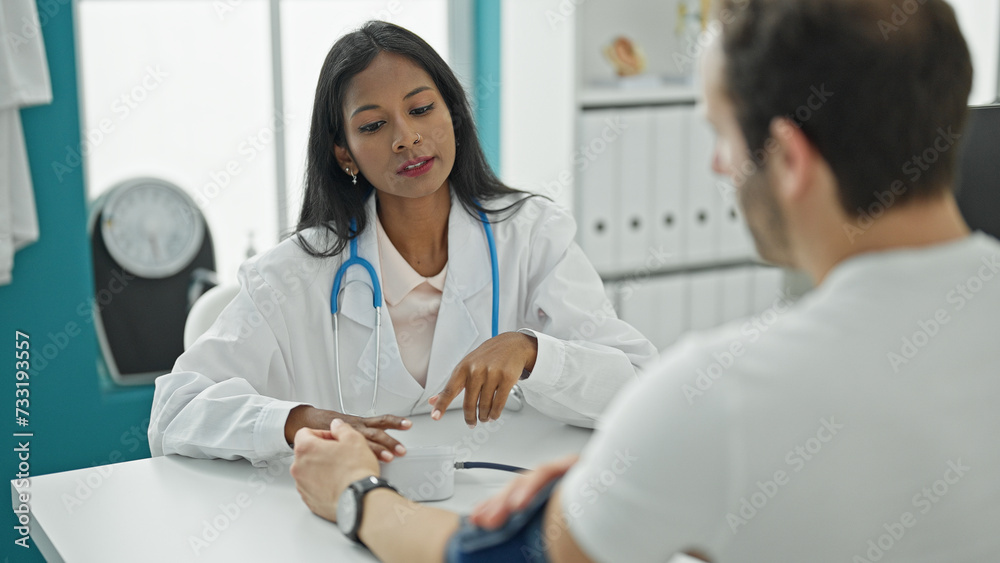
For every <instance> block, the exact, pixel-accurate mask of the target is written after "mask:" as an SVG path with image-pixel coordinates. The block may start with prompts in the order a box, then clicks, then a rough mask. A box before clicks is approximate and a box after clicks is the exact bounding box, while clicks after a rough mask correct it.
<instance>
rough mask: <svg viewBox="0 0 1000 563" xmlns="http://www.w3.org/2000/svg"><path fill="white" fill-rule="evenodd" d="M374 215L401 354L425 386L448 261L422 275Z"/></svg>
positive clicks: (385, 295)
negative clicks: (394, 244)
mask: <svg viewBox="0 0 1000 563" xmlns="http://www.w3.org/2000/svg"><path fill="white" fill-rule="evenodd" d="M375 217H376V219H375V229H376V232H377V233H378V255H379V268H380V269H381V274H382V298H383V299H385V304H386V308H387V309H388V310H389V318H391V319H392V326H393V328H394V329H395V331H396V341H397V342H398V343H399V356H400V359H401V360H402V361H403V367H405V368H406V371H408V372H410V375H412V376H413V379H415V380H417V383H419V384H420V385H421V386H426V385H427V364H428V363H429V362H430V358H431V342H432V341H433V339H434V327H435V325H436V324H437V316H438V310H439V309H440V308H441V293H442V291H443V290H444V279H445V275H446V274H447V272H448V265H447V264H445V266H444V268H442V269H441V271H440V272H439V273H438V274H437V275H435V276H432V277H429V278H426V277H424V276H422V275H420V274H419V273H417V271H416V270H414V269H413V267H412V266H410V264H409V262H407V261H406V259H405V258H403V256H402V255H401V254H400V253H399V251H398V250H396V247H395V246H393V245H392V241H390V240H389V237H388V236H387V235H386V234H385V230H384V229H383V228H382V222H381V221H380V220H379V219H378V215H376V216H375Z"/></svg>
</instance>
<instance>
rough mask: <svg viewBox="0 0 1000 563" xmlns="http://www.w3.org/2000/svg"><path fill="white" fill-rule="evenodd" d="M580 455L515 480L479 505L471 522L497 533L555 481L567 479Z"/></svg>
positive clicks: (471, 516)
mask: <svg viewBox="0 0 1000 563" xmlns="http://www.w3.org/2000/svg"><path fill="white" fill-rule="evenodd" d="M578 459H580V456H578V455H575V454H574V455H570V456H567V457H564V458H562V459H558V460H556V461H553V462H550V463H546V464H545V465H542V466H539V467H538V469H536V470H534V471H532V472H530V473H526V474H524V475H522V476H520V477H518V478H517V479H514V480H513V481H511V482H510V483H508V484H507V486H506V487H505V488H504V490H502V491H500V492H499V493H497V494H496V495H494V496H493V497H490V498H489V499H487V500H484V501H483V502H481V503H479V505H477V506H476V508H474V509H473V510H472V514H470V515H469V521H470V522H472V523H473V524H475V525H476V526H479V527H480V528H487V529H491V530H493V529H496V528H499V527H500V526H502V525H503V523H504V522H506V521H507V517H509V516H510V515H511V513H513V512H517V511H518V510H524V509H525V508H526V507H527V506H528V504H529V503H531V499H533V498H535V495H537V494H538V491H540V490H542V489H543V488H545V485H548V484H549V482H551V481H552V480H553V479H556V478H559V477H561V476H563V475H564V474H565V473H566V472H567V471H569V469H570V468H571V467H573V465H574V464H575V463H576V461H577V460H578Z"/></svg>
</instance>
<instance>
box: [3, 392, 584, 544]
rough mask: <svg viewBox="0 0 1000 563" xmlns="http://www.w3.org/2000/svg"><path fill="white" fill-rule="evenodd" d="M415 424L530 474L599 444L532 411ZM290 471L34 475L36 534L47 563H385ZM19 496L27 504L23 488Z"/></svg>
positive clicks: (180, 465)
mask: <svg viewBox="0 0 1000 563" xmlns="http://www.w3.org/2000/svg"><path fill="white" fill-rule="evenodd" d="M411 419H412V420H413V428H411V429H410V430H408V431H406V432H394V433H393V434H395V435H396V436H397V438H399V439H400V441H402V442H403V443H404V444H405V445H406V446H408V447H414V446H430V445H454V446H456V448H457V449H458V451H459V460H460V461H493V462H499V463H507V464H511V465H518V466H521V467H528V468H532V467H535V466H537V465H538V464H539V463H541V462H544V461H548V460H551V459H554V458H556V457H560V456H563V455H565V454H568V453H572V452H578V451H580V450H581V449H582V447H583V445H584V444H585V443H586V441H587V439H588V438H589V437H590V431H589V430H585V429H581V428H574V427H571V426H567V425H564V424H562V423H559V422H556V421H554V420H551V419H549V418H547V417H545V416H543V415H542V414H540V413H538V411H535V410H534V409H532V408H531V407H530V406H526V407H525V408H524V410H523V411H521V412H516V413H515V412H507V413H504V415H503V416H502V417H501V419H500V421H498V422H496V423H492V424H491V425H486V426H484V425H480V426H479V427H477V430H470V429H469V428H468V427H466V425H465V421H464V420H463V418H462V413H461V411H460V410H453V411H449V412H447V413H446V414H445V416H444V417H443V418H442V420H440V421H437V422H435V421H433V420H431V419H430V418H429V417H427V416H416V417H412V418H411ZM486 428H492V431H489V430H486ZM463 448H465V449H467V450H466V451H465V453H466V456H463V455H462V453H463ZM469 450H471V451H472V453H471V454H470V453H469ZM290 465H291V458H287V460H285V461H283V462H278V463H274V464H271V466H269V467H267V468H256V467H253V466H252V465H250V463H249V462H246V461H223V460H199V459H189V458H184V457H179V456H166V457H157V458H152V459H143V460H138V461H130V462H125V463H117V464H113V465H106V466H101V467H92V468H87V469H79V470H76V471H66V472H63V473H54V474H51V475H42V476H37V477H32V478H31V479H30V480H29V481H30V482H29V487H28V489H27V492H28V493H29V494H30V495H31V498H30V501H29V507H30V514H31V537H32V540H33V541H34V543H35V544H36V545H37V546H38V548H39V550H40V551H41V552H42V555H44V556H45V558H46V559H47V560H48V561H67V562H71V563H76V562H85V561H100V562H102V563H103V562H108V563H111V562H117V561H121V562H127V563H134V562H136V561H164V562H170V563H177V562H182V561H233V562H239V563H253V562H256V561H287V562H296V563H297V562H303V561H338V562H339V561H374V558H372V556H371V555H370V554H369V553H368V551H366V550H364V549H361V548H359V547H356V546H354V545H353V544H352V543H351V542H349V541H348V540H346V539H345V538H344V537H343V536H342V535H341V533H340V531H339V530H337V528H336V526H335V525H334V524H331V523H330V522H327V521H326V520H323V519H321V518H319V517H318V516H316V515H314V514H312V513H311V512H310V511H309V509H308V508H307V507H306V506H305V504H304V503H303V502H302V500H301V499H300V498H299V494H298V492H296V490H295V482H294V481H293V480H292V478H291V476H290V475H289V473H288V467H289V466H290ZM512 476H513V475H512V474H510V473H504V472H499V471H490V470H482V469H470V470H461V471H458V472H457V473H456V475H455V495H454V496H453V497H452V498H450V499H448V500H446V501H442V502H436V503H433V505H434V506H439V507H442V508H447V509H451V510H455V511H458V512H467V511H468V510H469V509H470V508H472V506H474V505H475V504H476V503H477V502H479V501H480V500H483V499H485V498H487V497H488V496H490V495H491V494H493V493H495V492H496V491H498V490H499V489H500V488H501V487H503V485H504V484H505V483H507V482H508V481H509V480H510V479H511V478H512ZM11 489H12V493H13V500H14V506H17V504H19V503H18V502H17V493H18V492H19V491H18V490H17V489H16V488H15V487H14V486H13V482H12V484H11ZM240 504H242V505H243V506H242V507H241V506H240ZM237 510H238V512H237Z"/></svg>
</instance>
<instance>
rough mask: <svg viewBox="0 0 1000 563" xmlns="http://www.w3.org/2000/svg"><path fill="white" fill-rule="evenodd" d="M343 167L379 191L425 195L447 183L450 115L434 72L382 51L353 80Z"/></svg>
mask: <svg viewBox="0 0 1000 563" xmlns="http://www.w3.org/2000/svg"><path fill="white" fill-rule="evenodd" d="M343 117H344V124H345V125H344V128H345V138H346V140H347V145H348V146H347V148H349V149H350V150H349V152H348V151H346V150H344V148H343V147H338V148H337V151H336V153H337V158H338V160H340V161H341V163H342V164H341V167H342V168H343V167H344V165H345V164H346V165H347V166H349V167H350V168H351V169H352V171H353V170H360V173H359V175H363V176H364V177H365V178H366V179H367V180H368V181H369V182H370V183H371V184H372V185H373V186H375V189H377V190H379V192H382V193H385V194H391V195H393V196H399V197H405V198H420V197H424V196H428V195H431V194H433V193H435V192H437V191H438V190H439V189H440V188H442V187H443V186H446V183H447V180H448V175H449V174H451V169H452V166H454V164H455V130H454V128H453V126H452V121H451V113H450V112H449V111H448V107H447V106H446V105H445V103H444V99H443V98H442V97H441V94H440V92H438V89H437V86H436V85H435V84H434V80H433V79H431V77H430V75H429V74H427V72H426V71H425V70H424V69H423V68H421V67H420V66H419V65H418V64H416V63H415V62H413V61H412V60H410V59H408V58H406V57H404V56H402V55H397V54H395V53H387V52H383V53H380V54H379V55H377V56H376V57H375V59H374V60H373V61H372V63H371V64H370V65H368V68H366V69H365V70H363V71H361V72H360V73H358V74H357V75H356V76H355V77H354V78H352V79H351V82H350V83H349V85H348V87H347V92H346V95H345V97H344V103H343Z"/></svg>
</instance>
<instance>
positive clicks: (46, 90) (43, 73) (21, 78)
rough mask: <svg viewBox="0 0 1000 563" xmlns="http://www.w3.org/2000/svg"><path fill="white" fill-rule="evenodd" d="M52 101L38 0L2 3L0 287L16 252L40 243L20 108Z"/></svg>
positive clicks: (0, 38)
mask: <svg viewBox="0 0 1000 563" xmlns="http://www.w3.org/2000/svg"><path fill="white" fill-rule="evenodd" d="M51 101H52V85H51V82H50V81H49V67H48V62H47V61H46V58H45V44H44V42H43V40H42V28H41V25H40V24H39V20H38V9H37V7H36V5H35V0H3V2H0V285H3V284H8V283H10V280H11V271H12V269H13V267H14V252H15V251H17V250H18V249H21V248H23V247H25V246H27V245H28V244H31V243H32V242H35V241H36V240H38V235H39V232H38V214H37V212H36V211H35V195H34V190H33V188H32V184H31V172H30V169H29V167H28V153H27V150H26V149H25V144H24V132H23V131H22V129H21V115H20V109H21V108H23V107H28V106H32V105H37V104H47V103H50V102H51Z"/></svg>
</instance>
